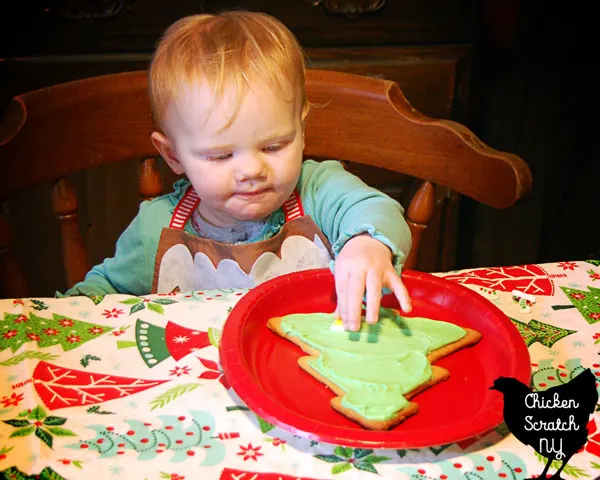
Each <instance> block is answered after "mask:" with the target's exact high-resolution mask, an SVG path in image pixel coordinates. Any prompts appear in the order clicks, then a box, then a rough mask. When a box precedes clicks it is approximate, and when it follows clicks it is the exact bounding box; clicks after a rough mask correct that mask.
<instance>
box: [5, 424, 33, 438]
mask: <svg viewBox="0 0 600 480" xmlns="http://www.w3.org/2000/svg"><path fill="white" fill-rule="evenodd" d="M34 430H35V425H29V426H28V427H25V428H19V429H18V430H15V431H14V432H13V433H11V434H10V435H9V436H8V438H14V437H26V436H27V435H31V434H32V433H33V431H34Z"/></svg>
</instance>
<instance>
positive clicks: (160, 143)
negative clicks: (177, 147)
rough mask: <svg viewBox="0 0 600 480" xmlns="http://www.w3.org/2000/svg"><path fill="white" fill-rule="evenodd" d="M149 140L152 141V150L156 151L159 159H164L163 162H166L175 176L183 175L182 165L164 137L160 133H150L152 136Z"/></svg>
mask: <svg viewBox="0 0 600 480" xmlns="http://www.w3.org/2000/svg"><path fill="white" fill-rule="evenodd" d="M150 140H152V145H154V148H156V149H157V150H158V153H160V155H161V157H163V158H164V159H165V162H167V164H168V165H169V167H171V170H173V172H174V173H175V174H177V175H181V174H182V173H184V171H183V165H182V164H181V162H180V161H179V159H178V158H177V156H176V155H175V151H174V150H173V146H172V145H171V142H170V140H169V139H168V138H167V137H166V136H165V135H163V134H162V133H160V132H152V135H150Z"/></svg>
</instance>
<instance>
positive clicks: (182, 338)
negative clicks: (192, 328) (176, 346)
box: [173, 335, 190, 343]
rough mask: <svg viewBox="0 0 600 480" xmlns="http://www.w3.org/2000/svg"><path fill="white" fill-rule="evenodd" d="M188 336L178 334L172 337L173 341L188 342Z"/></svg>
mask: <svg viewBox="0 0 600 480" xmlns="http://www.w3.org/2000/svg"><path fill="white" fill-rule="evenodd" d="M189 340H190V339H189V337H186V336H185V335H178V336H176V337H174V338H173V341H174V342H175V343H186V342H189Z"/></svg>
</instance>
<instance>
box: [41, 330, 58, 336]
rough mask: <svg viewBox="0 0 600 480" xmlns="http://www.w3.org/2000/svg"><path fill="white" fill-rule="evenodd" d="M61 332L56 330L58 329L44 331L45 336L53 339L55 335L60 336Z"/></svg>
mask: <svg viewBox="0 0 600 480" xmlns="http://www.w3.org/2000/svg"><path fill="white" fill-rule="evenodd" d="M59 333H60V332H59V331H58V330H56V328H47V329H46V330H44V334H45V335H48V336H50V337H53V336H54V335H58V334H59Z"/></svg>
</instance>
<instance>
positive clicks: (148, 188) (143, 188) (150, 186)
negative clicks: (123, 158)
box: [139, 157, 163, 200]
mask: <svg viewBox="0 0 600 480" xmlns="http://www.w3.org/2000/svg"><path fill="white" fill-rule="evenodd" d="M139 188H140V195H141V196H142V198H143V199H144V200H151V199H153V198H154V197H158V196H159V195H161V194H162V193H163V178H162V175H161V174H160V170H159V169H158V161H157V159H156V157H147V158H144V159H142V165H141V168H140V184H139Z"/></svg>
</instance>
